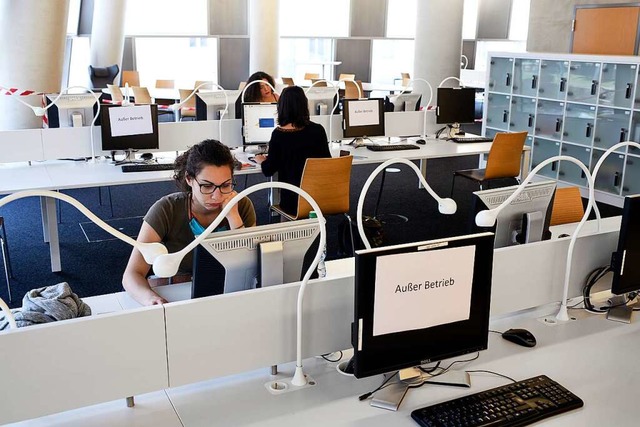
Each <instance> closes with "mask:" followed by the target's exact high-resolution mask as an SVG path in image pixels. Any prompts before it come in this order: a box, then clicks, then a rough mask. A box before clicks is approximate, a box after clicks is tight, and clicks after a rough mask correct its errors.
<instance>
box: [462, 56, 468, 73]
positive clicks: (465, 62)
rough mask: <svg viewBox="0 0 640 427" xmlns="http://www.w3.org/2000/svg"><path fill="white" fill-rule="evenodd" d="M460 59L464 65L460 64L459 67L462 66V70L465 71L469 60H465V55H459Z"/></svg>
mask: <svg viewBox="0 0 640 427" xmlns="http://www.w3.org/2000/svg"><path fill="white" fill-rule="evenodd" d="M460 59H461V60H462V59H464V65H463V64H460V65H462V69H463V70H466V69H467V66H468V65H469V58H467V55H460ZM460 62H462V61H460Z"/></svg>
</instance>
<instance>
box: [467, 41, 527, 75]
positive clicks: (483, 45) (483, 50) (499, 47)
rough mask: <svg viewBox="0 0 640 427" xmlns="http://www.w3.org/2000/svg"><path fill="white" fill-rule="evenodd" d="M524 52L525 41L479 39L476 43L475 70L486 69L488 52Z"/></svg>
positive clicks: (525, 47)
mask: <svg viewBox="0 0 640 427" xmlns="http://www.w3.org/2000/svg"><path fill="white" fill-rule="evenodd" d="M492 51H493V52H526V51H527V42H526V41H481V40H478V42H477V43H476V64H475V70H476V71H486V70H487V55H488V53H489V52H492Z"/></svg>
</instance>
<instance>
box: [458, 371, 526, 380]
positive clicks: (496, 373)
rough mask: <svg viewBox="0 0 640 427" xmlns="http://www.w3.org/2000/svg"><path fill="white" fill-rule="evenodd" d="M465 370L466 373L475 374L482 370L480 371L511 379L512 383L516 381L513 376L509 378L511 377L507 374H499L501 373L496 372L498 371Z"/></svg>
mask: <svg viewBox="0 0 640 427" xmlns="http://www.w3.org/2000/svg"><path fill="white" fill-rule="evenodd" d="M465 372H466V373H468V374H475V373H481V372H482V373H485V374H491V375H497V376H499V377H502V378H506V379H508V380H510V381H513V382H514V383H517V382H518V381H516V380H514V379H513V378H511V377H509V376H507V375H504V374H501V373H498V372H493V371H487V370H486V369H475V370H473V371H465Z"/></svg>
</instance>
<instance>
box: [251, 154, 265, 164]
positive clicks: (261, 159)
mask: <svg viewBox="0 0 640 427" xmlns="http://www.w3.org/2000/svg"><path fill="white" fill-rule="evenodd" d="M253 160H254V161H255V162H256V163H257V164H262V162H264V161H265V160H267V155H266V154H257V155H256V156H255V157H254V158H253Z"/></svg>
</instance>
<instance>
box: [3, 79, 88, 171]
mask: <svg viewBox="0 0 640 427" xmlns="http://www.w3.org/2000/svg"><path fill="white" fill-rule="evenodd" d="M70 89H83V90H86V91H87V92H89V93H90V94H91V95H93V97H94V98H95V99H96V104H98V110H97V111H96V114H95V115H94V116H93V120H92V121H91V126H90V129H89V136H90V138H91V160H90V161H91V162H94V161H95V158H96V155H95V147H94V146H93V128H94V127H95V124H96V120H97V119H98V116H99V115H100V97H99V96H98V95H96V94H95V92H94V91H92V90H91V89H89V88H88V87H85V86H78V85H76V86H69V87H68V88H65V89H63V90H61V91H60V93H59V94H58V96H56V98H55V99H54V100H53V101H51V104H49V105H47V106H46V107H36V106H34V105H31V104H29V103H27V102H25V101H23V100H22V99H20V95H19V94H18V95H16V94H15V93H14V94H13V95H12V96H13V97H15V100H16V101H18V102H20V103H22V104H24V105H26V106H27V107H29V108H31V110H32V111H33V114H35V115H36V116H38V117H42V116H44V115H45V114H46V112H47V110H48V109H49V108H51V107H52V106H53V105H55V104H56V103H57V102H58V99H60V97H61V96H62V95H64V94H66V93H68V92H69V90H70Z"/></svg>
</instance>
